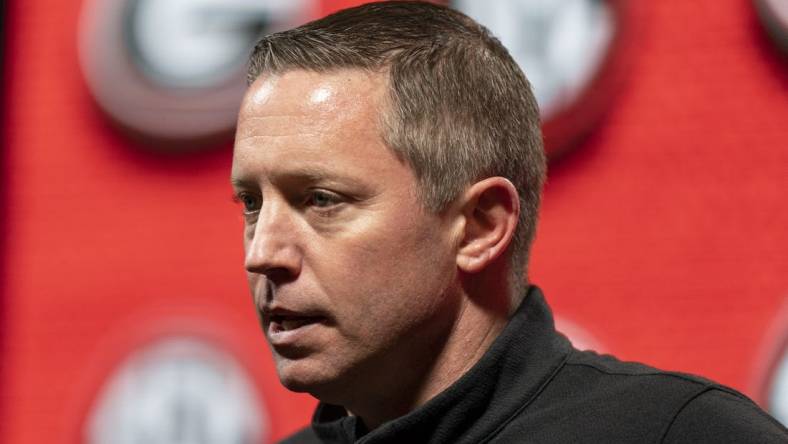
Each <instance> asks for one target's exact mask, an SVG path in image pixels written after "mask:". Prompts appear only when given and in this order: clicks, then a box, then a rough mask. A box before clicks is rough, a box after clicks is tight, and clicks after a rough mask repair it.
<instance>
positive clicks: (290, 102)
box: [232, 70, 462, 402]
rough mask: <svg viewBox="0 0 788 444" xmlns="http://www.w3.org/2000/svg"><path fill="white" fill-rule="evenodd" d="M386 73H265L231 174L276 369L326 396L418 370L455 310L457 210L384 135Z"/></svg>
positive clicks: (288, 382) (241, 129)
mask: <svg viewBox="0 0 788 444" xmlns="http://www.w3.org/2000/svg"><path fill="white" fill-rule="evenodd" d="M386 88H387V82H386V78H385V77H384V76H382V75H380V74H368V73H365V72H361V71H355V70H339V71H335V72H332V73H322V74H318V73H312V72H305V71H291V72H287V73H284V74H282V75H279V76H268V77H265V78H261V79H258V80H257V81H256V82H255V83H254V84H253V85H252V87H251V88H250V90H249V92H248V93H247V95H246V97H245V99H244V102H243V105H242V108H241V113H240V117H239V122H238V130H237V134H236V142H235V150H234V156H233V167H232V181H233V186H234V187H235V193H236V196H237V197H238V199H239V200H240V201H241V203H242V204H243V206H244V209H245V216H244V217H245V228H244V247H245V252H246V253H245V254H246V257H245V266H246V270H247V275H248V279H249V285H250V287H251V290H252V294H253V297H254V302H255V304H256V307H257V309H258V311H259V312H260V315H261V319H262V324H263V328H264V330H265V334H266V338H267V339H268V342H269V343H270V345H271V347H272V350H273V354H274V358H275V361H276V364H277V370H278V372H279V376H280V379H281V380H282V382H283V384H284V385H285V386H287V387H288V388H290V389H293V390H299V391H309V392H311V393H313V394H315V395H316V396H317V397H319V398H321V399H323V400H329V401H330V400H331V399H335V400H336V401H340V402H341V401H346V399H343V397H347V396H355V395H354V394H353V393H352V392H353V391H354V390H363V389H368V390H375V389H376V388H377V387H379V386H384V385H386V384H388V383H391V382H393V381H396V380H397V379H398V378H404V377H407V376H408V372H417V371H419V370H418V368H417V367H418V364H414V362H415V363H419V362H429V361H430V358H434V356H430V354H433V355H434V354H437V353H438V352H439V351H440V348H441V344H442V342H443V341H445V340H446V338H447V336H448V335H449V333H450V331H451V329H452V325H453V322H454V319H455V318H456V316H457V310H458V307H459V305H458V300H459V297H458V293H457V291H456V283H455V282H456V278H457V271H456V262H455V259H456V257H455V254H456V249H457V247H458V241H457V239H458V238H459V236H458V233H460V232H461V231H462V225H461V223H460V222H458V221H459V220H460V219H458V218H457V217H452V216H451V214H454V213H452V212H451V211H448V212H443V213H441V214H432V213H429V212H427V211H426V210H424V209H423V208H422V206H421V205H420V202H419V200H418V197H417V189H416V186H417V185H416V179H415V177H414V175H413V173H412V171H411V169H410V168H409V167H408V166H407V165H406V164H404V163H403V162H402V161H400V160H399V159H397V157H396V156H395V155H394V154H393V153H392V152H391V151H390V150H389V149H388V148H386V146H385V145H384V144H383V142H382V139H381V135H380V126H379V121H380V112H381V108H382V103H383V101H384V97H385V94H386Z"/></svg>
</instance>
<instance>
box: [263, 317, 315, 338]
mask: <svg viewBox="0 0 788 444" xmlns="http://www.w3.org/2000/svg"><path fill="white" fill-rule="evenodd" d="M269 319H270V325H269V331H270V332H271V333H274V334H275V333H282V332H287V331H293V330H297V329H299V328H302V327H305V326H307V325H312V324H317V323H320V322H323V321H324V320H325V318H323V317H322V316H300V315H276V314H275V315H271V317H270V318H269Z"/></svg>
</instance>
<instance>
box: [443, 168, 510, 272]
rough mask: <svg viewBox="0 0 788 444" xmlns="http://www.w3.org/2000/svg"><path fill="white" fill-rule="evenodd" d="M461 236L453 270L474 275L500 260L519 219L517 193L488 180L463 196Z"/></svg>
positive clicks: (500, 181) (507, 185) (497, 179)
mask: <svg viewBox="0 0 788 444" xmlns="http://www.w3.org/2000/svg"><path fill="white" fill-rule="evenodd" d="M461 211H462V213H463V215H464V216H465V232H464V233H463V239H462V243H461V244H460V248H459V250H458V251H457V266H458V267H459V268H460V270H462V271H464V272H466V273H478V272H479V271H481V270H483V269H484V268H485V267H487V266H488V265H489V264H490V263H492V262H493V261H494V260H495V259H497V258H498V257H500V256H501V255H502V254H504V252H506V249H507V248H508V247H509V244H510V243H511V241H512V237H513V236H514V231H515V229H516V228H517V220H518V218H519V216H520V199H519V197H518V194H517V189H515V187H514V185H513V184H512V183H511V182H510V181H509V180H507V179H505V178H503V177H488V178H486V179H484V180H481V181H479V182H476V183H474V184H473V185H471V186H470V187H469V188H468V189H467V190H466V191H465V192H464V193H463V203H462V209H461Z"/></svg>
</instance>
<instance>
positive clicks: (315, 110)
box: [232, 2, 788, 443]
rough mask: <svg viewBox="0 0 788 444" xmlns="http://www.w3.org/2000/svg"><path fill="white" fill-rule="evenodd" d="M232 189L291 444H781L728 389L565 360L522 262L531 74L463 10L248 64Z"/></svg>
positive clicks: (320, 37)
mask: <svg viewBox="0 0 788 444" xmlns="http://www.w3.org/2000/svg"><path fill="white" fill-rule="evenodd" d="M249 80H250V81H251V82H252V84H251V87H250V88H249V91H248V93H247V95H246V97H245V98H244V101H243V104H242V107H241V112H240V116H239V120H238V130H237V135H236V144H235V151H234V157H233V168H232V183H233V186H234V188H235V193H236V196H237V199H238V200H239V201H240V202H241V203H242V204H243V207H244V217H245V220H246V224H245V235H244V245H245V251H246V258H245V266H246V270H247V274H248V278H249V284H250V287H251V290H252V293H253V296H254V301H255V304H256V307H257V309H258V312H259V314H260V317H261V321H262V324H263V328H264V330H265V334H266V337H267V339H268V341H269V343H270V345H271V348H272V350H273V354H274V359H275V361H276V365H277V371H278V373H279V377H280V379H281V381H282V383H283V384H284V385H285V386H286V387H288V388H289V389H291V390H295V391H302V392H308V393H310V394H312V395H313V396H315V397H316V398H318V399H319V400H320V401H321V403H320V405H319V407H318V409H317V411H316V412H315V416H314V420H313V423H312V425H311V427H308V428H306V429H304V430H302V431H301V432H299V433H298V434H296V435H294V436H293V437H291V438H290V439H288V440H287V441H286V442H291V443H313V442H315V443H316V442H325V443H344V442H356V441H359V442H367V443H378V442H391V443H414V442H425V443H426V442H429V443H479V442H493V443H509V442H518V443H519V442H538V443H542V442H683V441H686V442H720V441H725V440H728V441H732V442H743V441H748V442H786V441H788V433H787V432H786V430H785V429H784V428H783V427H782V426H780V425H779V424H778V423H777V422H776V421H774V420H773V419H771V418H770V417H768V415H766V414H765V413H763V412H762V411H761V410H760V409H758V408H757V407H756V406H755V405H754V404H752V402H751V401H749V400H748V399H746V398H745V397H744V396H742V395H740V394H739V393H737V392H735V391H733V390H731V389H727V388H724V387H722V386H719V385H716V384H714V383H712V382H710V381H706V380H703V379H700V378H696V377H692V376H687V375H680V374H674V373H664V372H660V371H657V370H654V369H651V368H649V367H646V366H643V365H639V364H632V363H622V362H619V361H617V360H615V359H614V358H612V357H606V356H598V355H596V354H595V353H593V352H579V351H577V350H574V349H573V348H572V347H571V344H570V343H569V342H568V341H567V340H566V339H565V338H564V337H563V336H561V335H560V334H558V333H556V332H555V330H554V328H553V323H552V317H551V314H550V310H549V308H548V307H547V305H546V303H545V301H544V298H543V296H542V294H541V292H540V291H539V289H537V288H536V287H533V286H528V285H527V279H526V275H525V270H526V267H525V265H526V263H527V258H528V251H529V248H530V243H531V239H532V238H533V235H534V230H535V225H536V219H537V211H538V206H539V200H540V194H541V188H542V182H543V179H544V174H545V159H544V154H543V150H542V145H541V136H540V131H539V115H538V110H537V107H536V104H535V100H534V98H533V95H532V94H531V91H530V87H529V85H528V82H527V80H526V79H525V77H524V75H523V73H522V72H521V71H520V69H519V68H518V67H517V65H516V63H515V62H514V61H513V60H512V58H511V57H510V56H509V54H508V53H507V51H506V50H505V49H504V48H503V47H502V46H501V44H500V43H499V42H498V41H497V40H496V39H495V38H493V37H492V36H490V34H489V33H488V32H487V30H485V29H484V28H482V27H481V26H479V25H478V24H476V23H475V22H474V21H472V20H471V19H469V18H467V17H466V16H464V15H462V14H460V13H458V12H455V11H452V10H449V9H447V8H444V7H440V6H435V5H432V4H426V3H410V2H390V3H378V4H370V5H365V6H362V7H358V8H353V9H349V10H345V11H341V12H339V13H337V14H334V15H331V16H329V17H326V18H324V19H321V20H318V21H315V22H312V23H309V24H306V25H304V26H302V27H299V28H297V29H293V30H290V31H285V32H282V33H278V34H273V35H269V36H267V37H264V38H263V39H262V40H261V41H260V42H259V43H258V45H257V46H256V48H255V50H254V53H253V55H252V57H251V62H250V68H249Z"/></svg>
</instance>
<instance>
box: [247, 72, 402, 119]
mask: <svg viewBox="0 0 788 444" xmlns="http://www.w3.org/2000/svg"><path fill="white" fill-rule="evenodd" d="M387 82H388V78H387V76H385V75H384V74H382V73H373V72H370V71H367V70H361V69H336V70H331V71H327V72H316V71H307V70H301V69H297V70H290V71H285V72H283V73H281V74H269V75H265V74H263V75H261V76H260V77H258V78H257V80H255V81H254V83H252V85H251V86H250V87H249V90H248V91H247V93H246V95H245V96H244V100H243V103H242V105H241V110H240V115H239V121H242V120H244V119H245V118H249V117H252V118H257V117H260V116H265V115H269V114H270V113H271V112H272V111H273V112H276V113H277V114H280V115H288V114H291V115H301V114H304V113H310V114H312V115H325V116H326V117H334V118H340V117H341V116H342V115H343V114H347V113H349V112H351V111H353V110H356V109H357V108H358V107H360V106H373V107H379V105H380V99H381V98H382V95H383V92H384V91H385V88H386V86H387ZM274 106H275V108H274Z"/></svg>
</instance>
